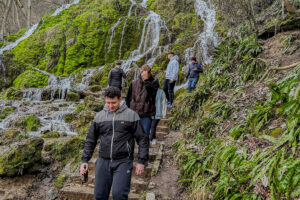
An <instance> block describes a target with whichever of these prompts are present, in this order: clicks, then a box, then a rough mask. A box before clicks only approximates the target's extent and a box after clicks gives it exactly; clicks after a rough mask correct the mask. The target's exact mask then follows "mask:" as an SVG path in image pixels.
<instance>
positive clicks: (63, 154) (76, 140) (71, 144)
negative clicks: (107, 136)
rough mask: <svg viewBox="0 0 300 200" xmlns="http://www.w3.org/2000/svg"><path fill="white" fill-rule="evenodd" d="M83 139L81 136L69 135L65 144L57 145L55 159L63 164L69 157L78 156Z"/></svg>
mask: <svg viewBox="0 0 300 200" xmlns="http://www.w3.org/2000/svg"><path fill="white" fill-rule="evenodd" d="M84 141H85V139H84V138H83V137H81V136H73V137H71V138H70V139H69V140H68V141H67V142H66V143H65V144H62V145H59V146H58V147H57V154H56V159H57V160H59V161H61V163H62V165H65V164H66V163H67V162H68V160H69V159H71V158H77V157H80V156H81V155H80V152H81V151H82V149H83V145H84Z"/></svg>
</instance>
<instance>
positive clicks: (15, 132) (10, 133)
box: [4, 129, 20, 138]
mask: <svg viewBox="0 0 300 200" xmlns="http://www.w3.org/2000/svg"><path fill="white" fill-rule="evenodd" d="M19 134H20V131H19V130H18V129H9V130H7V131H5V135H4V136H5V137H6V138H16V137H17V136H18V135H19Z"/></svg>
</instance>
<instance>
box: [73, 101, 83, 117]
mask: <svg viewBox="0 0 300 200" xmlns="http://www.w3.org/2000/svg"><path fill="white" fill-rule="evenodd" d="M84 107H85V106H84V104H83V103H81V104H79V105H78V106H77V108H76V110H75V112H74V114H78V113H80V112H81V111H82V110H84Z"/></svg>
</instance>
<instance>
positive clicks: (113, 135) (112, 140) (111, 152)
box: [110, 113, 116, 161]
mask: <svg viewBox="0 0 300 200" xmlns="http://www.w3.org/2000/svg"><path fill="white" fill-rule="evenodd" d="M115 116H116V113H114V116H113V120H112V127H113V134H112V137H111V144H110V159H111V161H112V160H113V145H114V137H115Z"/></svg>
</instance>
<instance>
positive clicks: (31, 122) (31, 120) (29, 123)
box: [24, 115, 41, 131]
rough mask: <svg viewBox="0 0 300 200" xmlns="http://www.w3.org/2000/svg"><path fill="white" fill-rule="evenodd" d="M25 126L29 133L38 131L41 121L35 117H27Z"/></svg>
mask: <svg viewBox="0 0 300 200" xmlns="http://www.w3.org/2000/svg"><path fill="white" fill-rule="evenodd" d="M24 125H25V128H26V130H27V131H37V130H38V128H39V127H40V125H41V124H40V119H39V118H37V117H36V116H34V115H30V116H27V117H26V118H25V121H24Z"/></svg>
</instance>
